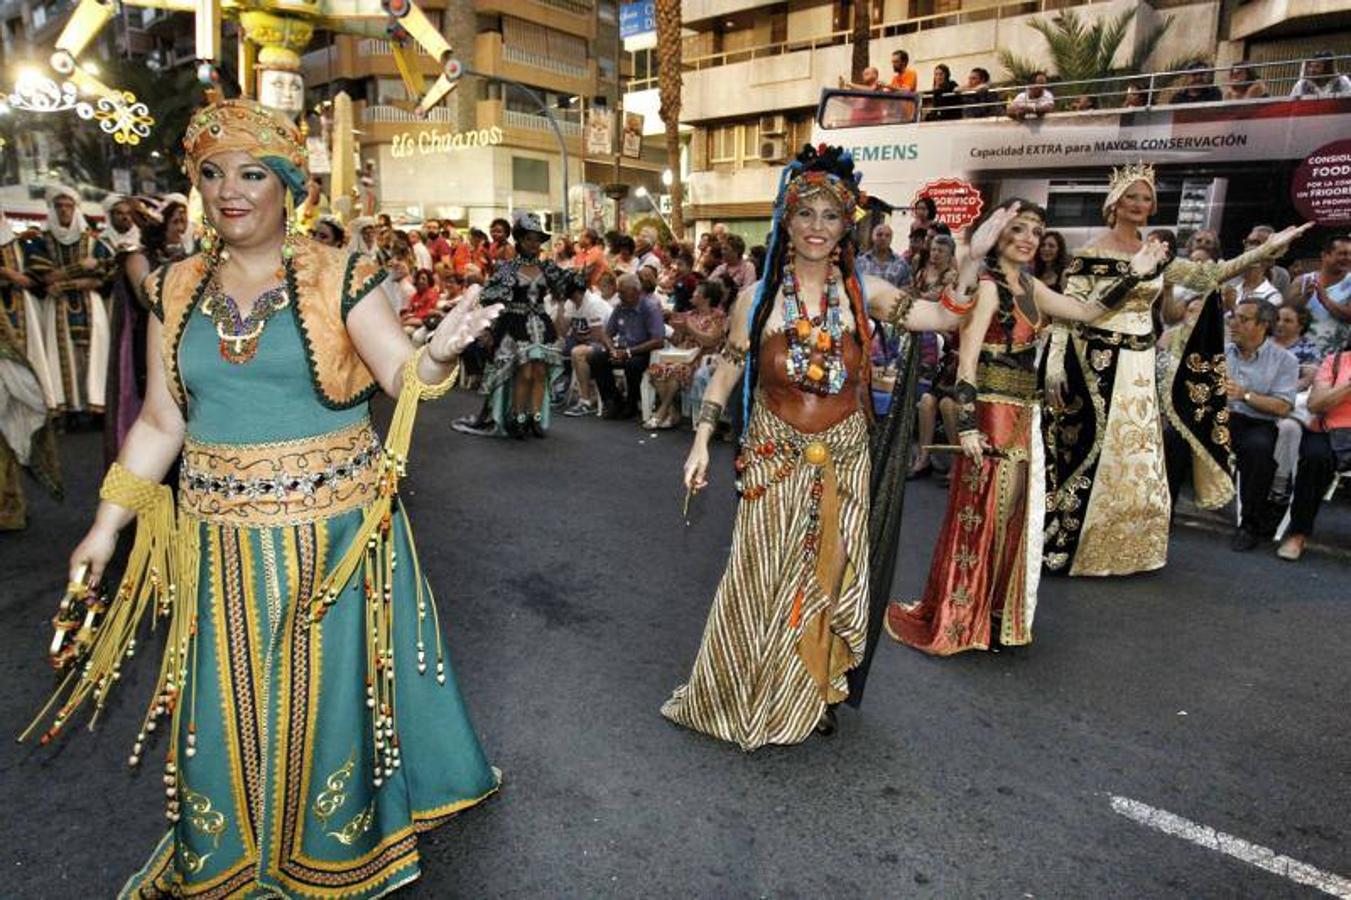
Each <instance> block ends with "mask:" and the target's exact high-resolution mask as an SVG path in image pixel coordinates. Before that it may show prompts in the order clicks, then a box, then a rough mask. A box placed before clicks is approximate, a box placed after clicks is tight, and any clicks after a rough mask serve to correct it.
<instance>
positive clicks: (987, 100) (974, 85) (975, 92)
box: [961, 66, 999, 119]
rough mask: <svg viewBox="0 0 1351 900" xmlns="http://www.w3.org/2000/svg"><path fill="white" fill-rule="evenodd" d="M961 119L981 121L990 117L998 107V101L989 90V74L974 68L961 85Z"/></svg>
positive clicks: (979, 68) (984, 70) (977, 67)
mask: <svg viewBox="0 0 1351 900" xmlns="http://www.w3.org/2000/svg"><path fill="white" fill-rule="evenodd" d="M961 97H962V106H963V107H964V108H963V109H962V118H964V119H983V118H985V117H986V116H992V115H994V114H995V111H996V110H997V109H998V106H999V99H998V98H997V97H995V95H994V91H992V90H990V73H989V71H988V70H986V69H983V68H981V67H980V66H976V67H975V68H974V69H972V70H971V71H970V72H968V73H967V75H966V84H964V85H962V89H961Z"/></svg>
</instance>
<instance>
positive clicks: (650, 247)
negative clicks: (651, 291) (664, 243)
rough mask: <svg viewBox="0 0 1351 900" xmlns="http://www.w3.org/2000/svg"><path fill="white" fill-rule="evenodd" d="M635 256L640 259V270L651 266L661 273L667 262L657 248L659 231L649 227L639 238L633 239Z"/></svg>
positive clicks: (641, 231) (644, 229)
mask: <svg viewBox="0 0 1351 900" xmlns="http://www.w3.org/2000/svg"><path fill="white" fill-rule="evenodd" d="M633 255H634V256H635V257H637V259H638V268H640V269H642V268H644V267H646V266H651V267H652V268H654V269H656V270H657V272H659V273H660V272H661V270H662V267H663V266H664V265H665V262H664V261H663V260H662V258H661V251H660V249H659V248H658V247H657V229H655V228H653V227H652V226H650V225H649V226H648V227H646V228H643V229H642V230H640V231H639V232H638V236H637V237H635V238H634V239H633Z"/></svg>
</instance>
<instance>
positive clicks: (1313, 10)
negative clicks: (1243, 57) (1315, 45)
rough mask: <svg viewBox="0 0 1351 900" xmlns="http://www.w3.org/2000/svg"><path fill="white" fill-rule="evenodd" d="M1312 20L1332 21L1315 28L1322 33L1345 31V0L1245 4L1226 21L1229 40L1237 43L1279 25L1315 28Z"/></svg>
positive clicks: (1348, 8)
mask: <svg viewBox="0 0 1351 900" xmlns="http://www.w3.org/2000/svg"><path fill="white" fill-rule="evenodd" d="M1315 17H1318V18H1322V17H1334V18H1338V19H1340V25H1338V24H1337V23H1336V22H1334V21H1322V22H1318V23H1317V24H1318V25H1320V26H1321V28H1322V29H1324V30H1326V31H1329V32H1330V31H1332V30H1333V29H1334V28H1337V27H1342V28H1344V27H1346V26H1347V24H1348V22H1351V2H1348V0H1248V2H1247V3H1243V4H1241V5H1239V6H1237V7H1235V8H1234V10H1233V12H1232V13H1231V14H1230V19H1229V39H1230V40H1233V41H1241V40H1245V39H1247V38H1250V37H1253V36H1255V35H1258V34H1261V33H1263V32H1266V31H1270V30H1272V29H1274V28H1278V27H1280V26H1282V25H1294V24H1301V25H1308V26H1313V25H1314V24H1315V22H1314V19H1315Z"/></svg>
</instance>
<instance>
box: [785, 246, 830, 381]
mask: <svg viewBox="0 0 1351 900" xmlns="http://www.w3.org/2000/svg"><path fill="white" fill-rule="evenodd" d="M798 290H799V286H798V280H797V272H796V270H795V269H794V268H793V262H792V260H791V259H790V260H789V261H788V262H786V263H785V264H784V267H783V321H784V332H785V334H786V335H787V336H788V361H787V365H788V380H789V381H791V382H792V383H793V384H795V385H796V386H797V387H798V388H800V389H801V390H804V391H810V392H812V393H813V394H838V393H839V392H840V391H841V390H843V389H844V383H845V371H844V352H843V351H844V341H843V337H844V325H843V322H842V320H841V317H840V290H839V283H838V282H837V281H836V278H835V273H834V271H833V270H832V271H831V274H830V275H829V276H827V277H826V287H825V291H824V293H823V294H822V295H821V307H820V309H821V311H820V314H819V315H816V316H810V315H809V314H808V311H807V304H806V303H804V302H803V301H802V298H801V297H800V296H799V293H798Z"/></svg>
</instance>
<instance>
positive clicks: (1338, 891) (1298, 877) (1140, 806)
mask: <svg viewBox="0 0 1351 900" xmlns="http://www.w3.org/2000/svg"><path fill="white" fill-rule="evenodd" d="M1112 811H1113V812H1116V813H1119V814H1121V815H1123V816H1125V817H1126V818H1128V819H1131V820H1133V821H1135V822H1138V823H1139V824H1141V825H1144V826H1146V827H1148V828H1153V829H1154V830H1155V831H1162V832H1163V833H1164V834H1170V835H1172V836H1173V837H1180V838H1182V839H1183V840H1186V841H1191V842H1192V843H1193V844H1198V845H1200V846H1202V847H1205V848H1206V849H1208V850H1216V851H1218V852H1220V853H1223V854H1224V855H1226V856H1232V857H1233V858H1234V859H1237V860H1241V861H1242V862H1245V863H1247V864H1248V865H1250V866H1256V867H1257V868H1259V869H1265V870H1266V871H1268V872H1271V873H1273V874H1276V875H1280V876H1281V877H1282V878H1288V879H1290V880H1291V881H1293V882H1296V883H1298V884H1306V885H1308V886H1309V887H1312V888H1316V889H1317V890H1320V891H1322V892H1323V893H1325V894H1330V895H1332V896H1333V897H1341V898H1343V900H1351V878H1343V877H1342V876H1341V875H1334V874H1332V873H1331V872H1324V871H1323V870H1322V869H1317V868H1314V867H1313V866H1311V865H1309V864H1308V863H1302V862H1300V861H1299V860H1297V859H1291V858H1290V857H1288V856H1283V855H1281V854H1279V853H1277V852H1276V851H1275V850H1271V849H1269V848H1267V847H1263V846H1262V845H1261V844H1253V843H1249V842H1248V841H1245V840H1243V839H1242V838H1237V837H1234V836H1233V835H1232V834H1225V833H1224V832H1223V831H1216V830H1215V829H1214V828H1211V827H1209V826H1208V825H1199V824H1197V823H1196V822H1192V821H1190V820H1189V819H1184V818H1182V817H1181V816H1175V815H1173V814H1172V813H1170V812H1168V811H1166V810H1162V809H1155V808H1154V807H1152V806H1149V805H1148V804H1145V803H1141V802H1140V801H1139V800H1132V799H1130V798H1129V797H1118V796H1116V795H1115V794H1113V795H1112Z"/></svg>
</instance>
